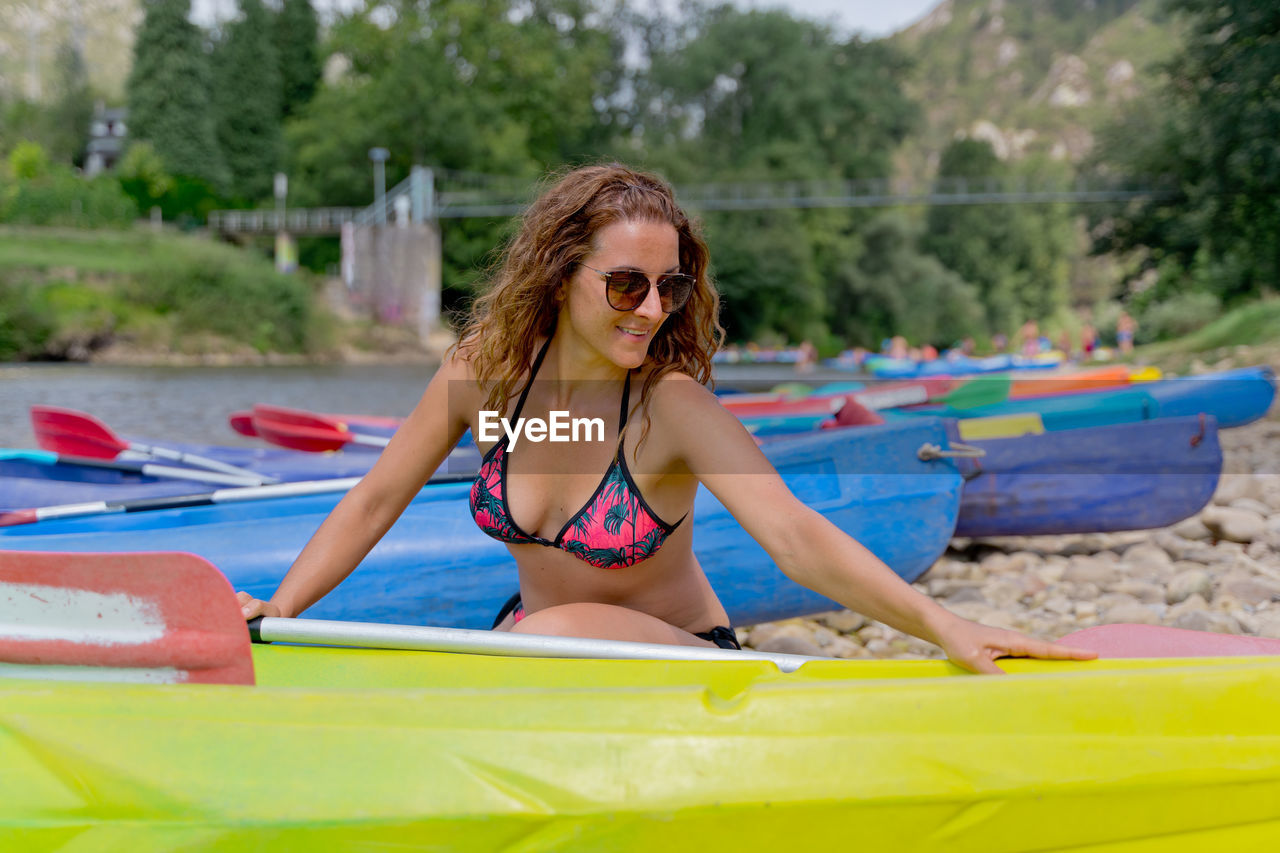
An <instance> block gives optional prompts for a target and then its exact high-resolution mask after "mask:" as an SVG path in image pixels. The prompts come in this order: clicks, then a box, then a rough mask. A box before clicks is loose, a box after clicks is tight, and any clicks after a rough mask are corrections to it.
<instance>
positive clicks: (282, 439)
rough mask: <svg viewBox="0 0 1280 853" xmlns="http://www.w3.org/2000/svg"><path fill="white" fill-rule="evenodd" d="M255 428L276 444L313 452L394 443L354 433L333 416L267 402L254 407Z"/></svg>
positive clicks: (381, 438) (383, 438) (259, 433)
mask: <svg viewBox="0 0 1280 853" xmlns="http://www.w3.org/2000/svg"><path fill="white" fill-rule="evenodd" d="M253 426H254V429H256V430H257V432H258V435H260V436H261V437H262V438H265V439H266V440H267V441H269V442H271V443H272V444H278V445H280V446H281V447H288V448H290V449H292V450H305V451H308V452H310V453H323V452H325V451H330V450H341V449H342V448H344V447H346V446H347V445H348V444H359V445H364V446H366V447H386V446H387V443H388V442H389V441H390V439H388V438H386V437H385V436H381V435H367V434H365V433H359V432H352V431H351V429H350V428H349V427H348V426H347V425H346V424H345V423H344V422H343V421H342V420H340V419H338V418H335V417H330V416H329V415H321V414H317V413H315V412H308V411H305V410H303V409H289V408H286V407H284V406H271V405H267V404H266V403H258V404H257V405H255V406H254V407H253Z"/></svg>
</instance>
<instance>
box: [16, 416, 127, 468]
mask: <svg viewBox="0 0 1280 853" xmlns="http://www.w3.org/2000/svg"><path fill="white" fill-rule="evenodd" d="M31 428H32V430H33V431H34V432H35V434H36V443H37V444H39V445H40V447H42V448H43V449H45V450H52V451H53V452H54V453H62V454H65V455H68V456H88V457H90V458H92V459H115V458H116V455H117V454H119V453H120V451H122V450H128V449H129V445H128V443H126V442H125V441H123V440H121V439H120V437H119V436H117V435H116V434H115V433H113V432H112V431H111V429H110V428H109V427H108V426H107V425H106V424H104V423H103V422H102V421H100V420H98V419H97V418H95V417H94V416H93V415H90V414H87V413H85V412H78V411H76V410H75V409H63V408H61V407H59V406H32V407H31Z"/></svg>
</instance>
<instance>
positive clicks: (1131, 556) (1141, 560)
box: [1123, 541, 1173, 569]
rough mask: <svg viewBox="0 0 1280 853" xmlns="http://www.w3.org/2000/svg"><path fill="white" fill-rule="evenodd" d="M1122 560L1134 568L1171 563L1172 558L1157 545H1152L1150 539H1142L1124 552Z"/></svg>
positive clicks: (1157, 566)
mask: <svg viewBox="0 0 1280 853" xmlns="http://www.w3.org/2000/svg"><path fill="white" fill-rule="evenodd" d="M1123 562H1124V563H1125V565H1128V566H1130V567H1132V568H1136V569H1144V568H1149V567H1156V568H1159V567H1163V566H1168V565H1172V563H1173V558H1172V557H1170V556H1169V555H1168V554H1167V553H1166V552H1165V550H1164V549H1163V548H1161V547H1159V546H1158V545H1154V544H1152V543H1151V542H1150V541H1143V542H1140V543H1139V544H1137V545H1133V546H1132V547H1130V548H1129V549H1128V550H1127V551H1125V552H1124V557H1123Z"/></svg>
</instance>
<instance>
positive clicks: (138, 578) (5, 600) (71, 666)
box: [0, 551, 822, 684]
mask: <svg viewBox="0 0 1280 853" xmlns="http://www.w3.org/2000/svg"><path fill="white" fill-rule="evenodd" d="M251 633H252V636H253V639H254V640H255V641H258V642H287V643H305V644H311V645H340V646H356V647H360V648H378V649H406V650H414V651H432V652H453V653H461V654H482V655H512V656H520V657H539V658H607V659H619V660H700V661H741V660H767V661H771V662H773V663H774V664H776V665H777V666H778V668H779V669H781V670H783V671H784V672H791V671H794V670H796V669H798V668H799V667H800V666H801V665H802V664H804V663H807V662H809V661H812V660H822V658H812V657H805V656H803V655H788V654H773V653H768V652H755V651H736V650H729V649H720V648H713V647H706V648H704V647H694V646H671V645H664V644H654V643H631V642H621V641H615V640H592V639H581V638H576V637H552V636H541V635H535V634H513V633H509V632H505V631H475V630H467V629H462V628H422V627H416V626H410V625H382V624H376V623H363V622H331V621H322V620H312V619H280V618H265V619H264V618H261V617H259V618H258V619H255V620H253V622H251V623H249V627H248V629H246V625H245V622H244V619H243V618H242V617H241V616H240V606H239V604H238V603H237V601H236V597H235V593H234V592H233V591H232V589H231V586H230V584H228V583H227V581H226V579H225V578H224V577H223V576H222V574H221V573H220V572H219V571H218V570H217V569H216V568H215V567H214V566H213V565H212V564H211V563H209V562H208V561H206V560H204V559H203V558H201V557H197V556H195V555H194V554H181V553H165V552H153V553H119V554H91V553H90V554H51V553H41V552H26V551H0V661H4V662H8V663H10V664H18V665H19V666H5V665H4V664H3V663H0V674H3V675H6V676H10V677H12V676H19V677H29V678H39V679H50V678H80V679H86V678H87V679H93V680H110V681H160V682H165V681H168V682H174V681H198V682H207V683H231V684H252V683H253V662H252V657H251V654H250V651H249V637H250V634H251ZM87 667H99V668H101V669H97V670H89V671H87V670H86V669H85V668H87Z"/></svg>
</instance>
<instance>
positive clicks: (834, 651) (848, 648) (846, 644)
mask: <svg viewBox="0 0 1280 853" xmlns="http://www.w3.org/2000/svg"><path fill="white" fill-rule="evenodd" d="M822 653H823V654H824V655H829V656H830V657H833V658H846V659H847V658H865V657H867V656H868V655H867V650H866V649H865V648H863V646H862V645H860V644H859V643H855V642H854V641H853V640H850V639H849V638H848V637H836V638H835V639H834V640H832V641H831V643H830V645H826V646H823V647H822Z"/></svg>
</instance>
